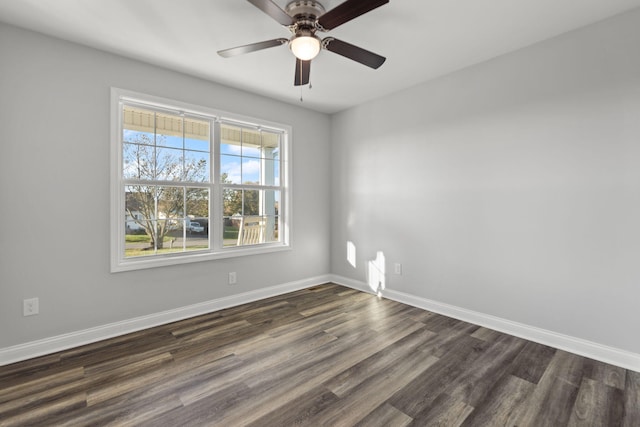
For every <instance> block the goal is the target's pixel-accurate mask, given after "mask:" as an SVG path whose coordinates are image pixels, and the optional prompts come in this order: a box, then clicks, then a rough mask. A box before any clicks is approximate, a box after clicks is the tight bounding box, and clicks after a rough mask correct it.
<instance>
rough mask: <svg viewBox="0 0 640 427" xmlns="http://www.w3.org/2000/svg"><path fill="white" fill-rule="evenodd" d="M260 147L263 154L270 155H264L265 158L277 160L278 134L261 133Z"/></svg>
mask: <svg viewBox="0 0 640 427" xmlns="http://www.w3.org/2000/svg"><path fill="white" fill-rule="evenodd" d="M262 147H263V149H264V152H265V153H272V155H265V157H267V158H268V157H274V158H277V157H278V156H279V154H280V134H279V133H272V132H262Z"/></svg>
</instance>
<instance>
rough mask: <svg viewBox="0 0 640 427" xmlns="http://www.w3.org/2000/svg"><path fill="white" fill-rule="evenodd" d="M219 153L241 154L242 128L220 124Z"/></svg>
mask: <svg viewBox="0 0 640 427" xmlns="http://www.w3.org/2000/svg"><path fill="white" fill-rule="evenodd" d="M220 137H221V141H220V154H234V155H241V154H242V148H241V143H242V129H241V128H239V127H236V126H229V125H227V124H221V125H220Z"/></svg>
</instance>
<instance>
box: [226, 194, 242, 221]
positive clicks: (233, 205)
mask: <svg viewBox="0 0 640 427" xmlns="http://www.w3.org/2000/svg"><path fill="white" fill-rule="evenodd" d="M222 193H223V194H222V195H223V199H224V206H223V215H224V216H225V217H231V216H234V215H237V216H242V190H234V189H230V188H225V189H224V190H223V191H222Z"/></svg>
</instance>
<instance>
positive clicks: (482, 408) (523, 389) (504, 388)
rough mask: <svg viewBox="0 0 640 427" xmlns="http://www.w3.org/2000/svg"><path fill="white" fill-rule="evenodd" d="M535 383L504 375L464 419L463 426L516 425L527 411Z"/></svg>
mask: <svg viewBox="0 0 640 427" xmlns="http://www.w3.org/2000/svg"><path fill="white" fill-rule="evenodd" d="M534 389H535V384H532V383H530V382H529V381H525V380H523V379H521V378H518V377H516V376H513V375H507V376H505V377H503V378H502V379H501V380H500V381H499V382H498V383H497V384H496V386H495V387H494V388H493V389H491V390H490V391H489V392H488V393H487V395H486V397H485V399H484V400H482V401H480V402H478V404H477V406H476V408H475V409H474V410H473V412H471V414H469V416H468V417H467V418H466V419H465V420H464V422H463V424H462V425H463V426H469V427H471V426H490V425H495V426H516V425H518V424H517V420H518V419H520V418H521V417H522V416H523V415H524V412H525V411H526V403H527V400H528V399H529V396H530V395H531V394H532V393H533V390H534Z"/></svg>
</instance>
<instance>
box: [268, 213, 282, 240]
mask: <svg viewBox="0 0 640 427" xmlns="http://www.w3.org/2000/svg"><path fill="white" fill-rule="evenodd" d="M278 218H279V217H277V216H266V217H265V233H264V241H265V242H278V241H279V234H278V230H279V229H280V224H278Z"/></svg>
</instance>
